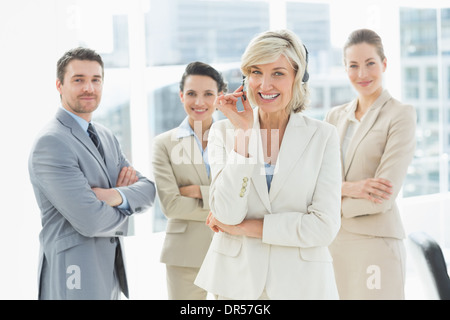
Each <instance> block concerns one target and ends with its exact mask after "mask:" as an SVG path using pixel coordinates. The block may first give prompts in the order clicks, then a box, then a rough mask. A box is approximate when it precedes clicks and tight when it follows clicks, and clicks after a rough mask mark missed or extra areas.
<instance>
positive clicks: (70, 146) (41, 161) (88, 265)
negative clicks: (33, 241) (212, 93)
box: [28, 109, 155, 299]
mask: <svg viewBox="0 0 450 320" xmlns="http://www.w3.org/2000/svg"><path fill="white" fill-rule="evenodd" d="M95 127H96V129H97V132H98V134H99V136H100V139H101V142H102V144H103V148H104V150H105V158H106V160H105V161H106V164H105V162H104V161H103V159H102V158H101V156H100V154H99V152H98V150H97V149H96V147H95V146H94V144H93V143H92V141H91V140H90V138H89V136H88V135H87V134H86V133H85V132H84V131H83V129H82V128H81V127H80V126H79V124H78V123H77V122H76V121H75V120H74V119H73V118H72V117H71V116H70V115H69V114H67V112H65V111H64V110H62V109H60V110H58V112H57V114H56V118H55V119H53V120H52V121H51V122H50V123H49V124H48V125H47V126H46V127H45V128H44V129H43V130H42V131H41V133H40V134H39V135H38V137H37V139H36V141H35V144H34V145H33V147H32V150H31V153H30V157H29V163H28V167H29V174H30V180H31V183H32V185H33V189H34V193H35V196H36V201H37V203H38V205H39V208H40V211H41V220H42V230H41V232H40V234H39V239H40V244H41V250H40V256H39V272H38V275H39V298H40V299H110V298H111V293H112V290H113V285H114V277H115V276H117V277H118V278H119V282H120V285H121V289H122V292H123V293H124V294H125V295H126V296H127V297H128V286H127V283H126V274H125V265H124V258H123V257H122V256H121V255H120V249H121V247H122V248H123V246H121V241H122V239H121V237H119V236H126V235H127V227H128V217H129V216H130V215H131V214H133V213H139V212H144V211H146V210H147V209H148V208H149V207H150V206H151V205H152V204H153V201H154V197H155V186H154V183H153V182H151V181H149V180H148V179H147V178H145V177H144V176H142V175H141V174H139V173H138V176H139V181H138V182H136V183H135V184H133V185H131V186H129V187H121V188H119V189H120V190H121V191H122V192H123V194H124V195H125V197H126V198H127V200H128V202H129V205H130V210H129V211H125V210H120V209H118V208H115V207H111V206H109V205H107V204H106V203H105V202H103V201H100V200H98V199H97V197H96V196H95V193H94V192H93V191H92V189H91V188H92V187H101V188H112V187H114V186H115V185H116V180H117V177H118V175H119V172H120V170H121V168H123V167H124V166H128V165H130V164H129V162H128V161H127V159H126V158H125V156H124V154H123V153H122V151H121V149H120V145H119V142H118V141H117V139H116V138H115V137H114V135H113V133H112V132H111V131H109V130H108V129H106V128H105V127H103V126H101V125H100V124H95ZM116 248H117V249H118V250H119V251H118V252H117V253H116ZM118 253H119V256H118V257H117V258H116V254H118Z"/></svg>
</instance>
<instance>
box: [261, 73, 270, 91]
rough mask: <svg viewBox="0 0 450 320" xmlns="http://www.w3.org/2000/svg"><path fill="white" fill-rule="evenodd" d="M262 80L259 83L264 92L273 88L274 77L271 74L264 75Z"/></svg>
mask: <svg viewBox="0 0 450 320" xmlns="http://www.w3.org/2000/svg"><path fill="white" fill-rule="evenodd" d="M260 80H261V82H260V84H259V87H260V88H261V91H262V92H266V91H269V90H270V89H272V88H273V84H272V77H271V76H270V75H262V76H261V78H260Z"/></svg>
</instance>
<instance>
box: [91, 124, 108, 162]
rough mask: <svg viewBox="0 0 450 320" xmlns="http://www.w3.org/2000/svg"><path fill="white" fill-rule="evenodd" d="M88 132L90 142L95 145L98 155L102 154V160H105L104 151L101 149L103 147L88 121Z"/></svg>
mask: <svg viewBox="0 0 450 320" xmlns="http://www.w3.org/2000/svg"><path fill="white" fill-rule="evenodd" d="M88 133H89V137H91V140H92V142H93V143H94V145H95V146H96V147H97V149H98V152H100V155H101V156H102V158H103V161H104V160H105V152H104V151H103V147H102V144H101V142H100V138H99V137H98V134H97V131H96V130H95V128H94V126H93V125H92V124H91V123H89V126H88Z"/></svg>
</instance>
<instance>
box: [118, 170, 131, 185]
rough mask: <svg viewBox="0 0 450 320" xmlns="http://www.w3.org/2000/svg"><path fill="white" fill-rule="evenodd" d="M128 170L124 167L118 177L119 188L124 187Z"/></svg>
mask: <svg viewBox="0 0 450 320" xmlns="http://www.w3.org/2000/svg"><path fill="white" fill-rule="evenodd" d="M127 171H128V168H127V167H123V168H122V170H120V173H119V176H118V177H117V184H116V185H117V186H123V181H124V179H125V176H126V174H127Z"/></svg>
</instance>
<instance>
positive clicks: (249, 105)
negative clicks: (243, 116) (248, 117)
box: [241, 98, 253, 112]
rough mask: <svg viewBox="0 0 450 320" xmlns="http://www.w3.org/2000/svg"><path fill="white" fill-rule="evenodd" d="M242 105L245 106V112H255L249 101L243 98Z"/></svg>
mask: <svg viewBox="0 0 450 320" xmlns="http://www.w3.org/2000/svg"><path fill="white" fill-rule="evenodd" d="M241 101H242V105H243V106H244V111H251V112H253V108H252V105H251V104H250V102H249V101H248V99H244V98H241Z"/></svg>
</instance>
